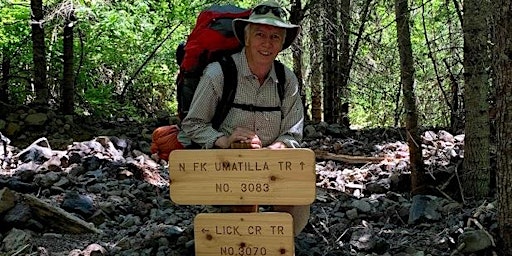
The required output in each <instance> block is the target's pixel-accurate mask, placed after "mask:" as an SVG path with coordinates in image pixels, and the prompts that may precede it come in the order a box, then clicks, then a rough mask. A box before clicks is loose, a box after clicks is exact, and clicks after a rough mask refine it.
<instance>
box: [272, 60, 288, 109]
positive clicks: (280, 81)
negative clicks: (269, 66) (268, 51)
mask: <svg viewBox="0 0 512 256" xmlns="http://www.w3.org/2000/svg"><path fill="white" fill-rule="evenodd" d="M274 67H275V69H276V76H277V93H279V99H280V100H281V102H282V101H283V99H284V84H285V83H286V74H285V73H284V65H283V63H281V62H280V61H278V60H275V61H274Z"/></svg>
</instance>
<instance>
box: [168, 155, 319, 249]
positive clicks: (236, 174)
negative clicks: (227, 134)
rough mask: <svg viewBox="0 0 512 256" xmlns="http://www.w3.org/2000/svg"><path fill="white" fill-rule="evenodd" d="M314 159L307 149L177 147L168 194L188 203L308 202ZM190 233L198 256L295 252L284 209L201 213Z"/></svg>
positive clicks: (313, 191) (312, 187)
mask: <svg viewBox="0 0 512 256" xmlns="http://www.w3.org/2000/svg"><path fill="white" fill-rule="evenodd" d="M315 163H316V162H315V154H314V152H313V151H312V150H310V149H280V150H270V149H260V150H248V149H212V150H175V151H173V152H172V153H171V154H170V157H169V179H170V197H171V200H172V201H174V202H175V203H177V204H188V205H191V204H198V205H200V204H206V205H308V204H311V203H313V201H314V200H315V197H316V185H315V181H316V174H315ZM256 208H257V207H256ZM194 239H195V250H196V255H197V256H210V255H239V256H243V255H254V256H256V255H290V256H291V255H294V252H295V247H294V232H293V218H292V216H291V215H290V214H289V213H283V212H262V213H259V212H252V213H202V214H199V215H197V216H196V218H195V219H194Z"/></svg>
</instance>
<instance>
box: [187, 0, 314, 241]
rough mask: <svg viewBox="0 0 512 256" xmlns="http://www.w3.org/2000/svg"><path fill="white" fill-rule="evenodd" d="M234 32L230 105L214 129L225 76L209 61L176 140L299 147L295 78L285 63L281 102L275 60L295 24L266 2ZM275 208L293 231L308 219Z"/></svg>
mask: <svg viewBox="0 0 512 256" xmlns="http://www.w3.org/2000/svg"><path fill="white" fill-rule="evenodd" d="M233 30H234V32H235V35H236V37H237V38H238V40H239V41H240V42H241V43H242V44H243V46H244V48H243V49H242V50H241V52H239V53H235V54H233V55H232V58H233V60H234V62H235V64H236V69H237V71H238V79H237V80H238V84H237V87H236V88H237V89H236V94H235V98H234V104H233V105H232V108H231V109H230V112H229V114H228V115H227V116H226V118H225V119H224V121H223V122H222V123H221V125H220V127H219V128H218V129H214V128H213V127H212V118H213V116H214V112H215V109H216V106H217V103H218V102H219V100H220V99H219V98H220V95H222V89H223V79H224V74H223V71H222V69H221V66H220V64H219V63H218V62H214V63H211V64H209V65H208V66H207V67H206V68H205V70H204V72H203V75H202V77H201V79H200V81H199V84H198V87H197V89H196V91H195V94H194V97H193V99H192V103H191V105H190V109H189V112H188V114H187V116H186V117H185V118H184V119H183V121H182V123H181V127H182V132H180V135H179V139H180V142H181V143H182V144H183V145H184V146H185V147H188V146H190V145H192V141H193V142H195V143H197V144H198V145H199V146H200V147H201V148H206V149H208V148H223V149H227V148H232V144H234V143H243V144H245V145H246V148H252V149H259V148H268V149H281V148H297V147H299V146H300V145H299V142H300V141H301V140H302V129H303V121H304V114H303V113H304V112H303V106H302V102H301V98H300V92H299V88H298V80H297V77H296V76H295V75H294V73H293V72H292V71H291V70H290V69H288V68H286V67H285V77H286V82H285V84H284V98H283V99H282V100H281V99H280V97H279V95H278V89H277V76H276V70H275V64H274V60H275V59H276V57H277V55H278V54H279V52H281V51H282V50H283V49H286V48H287V47H289V46H290V45H291V44H292V43H293V41H294V40H295V38H296V37H297V34H298V33H299V30H300V28H299V26H298V25H294V24H290V23H288V22H287V21H285V12H284V10H283V9H282V8H281V7H280V6H279V5H278V4H277V3H276V2H275V1H266V2H263V3H261V4H260V5H257V6H256V7H255V8H254V9H253V11H252V13H251V15H250V17H249V18H248V19H234V20H233ZM185 135H186V136H185ZM273 210H274V211H284V212H289V213H290V214H292V216H293V219H294V233H295V235H297V234H299V233H300V232H301V231H302V229H303V228H304V227H305V226H306V224H307V222H308V218H309V213H310V206H309V205H306V206H274V208H273Z"/></svg>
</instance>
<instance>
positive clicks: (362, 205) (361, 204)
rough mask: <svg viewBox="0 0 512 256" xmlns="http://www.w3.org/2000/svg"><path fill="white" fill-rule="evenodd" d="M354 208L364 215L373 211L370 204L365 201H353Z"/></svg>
mask: <svg viewBox="0 0 512 256" xmlns="http://www.w3.org/2000/svg"><path fill="white" fill-rule="evenodd" d="M352 206H353V207H355V208H357V209H358V210H359V211H361V212H364V213H368V212H370V211H371V210H372V206H371V205H370V203H368V202H367V201H365V200H354V201H352Z"/></svg>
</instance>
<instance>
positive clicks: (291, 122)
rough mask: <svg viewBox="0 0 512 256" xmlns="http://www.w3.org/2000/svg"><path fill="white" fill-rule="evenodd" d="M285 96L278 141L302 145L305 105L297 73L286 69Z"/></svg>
mask: <svg viewBox="0 0 512 256" xmlns="http://www.w3.org/2000/svg"><path fill="white" fill-rule="evenodd" d="M286 73H287V74H286V83H285V96H284V99H283V102H282V107H281V110H282V115H283V119H282V122H281V128H280V131H281V134H280V135H279V136H278V138H277V139H276V141H281V142H283V143H284V144H285V145H286V146H287V147H290V148H297V147H300V144H299V143H300V141H302V131H303V126H304V107H303V106H302V100H301V97H300V91H299V83H298V80H297V77H296V76H295V74H293V73H292V72H291V71H290V70H289V69H286Z"/></svg>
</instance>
